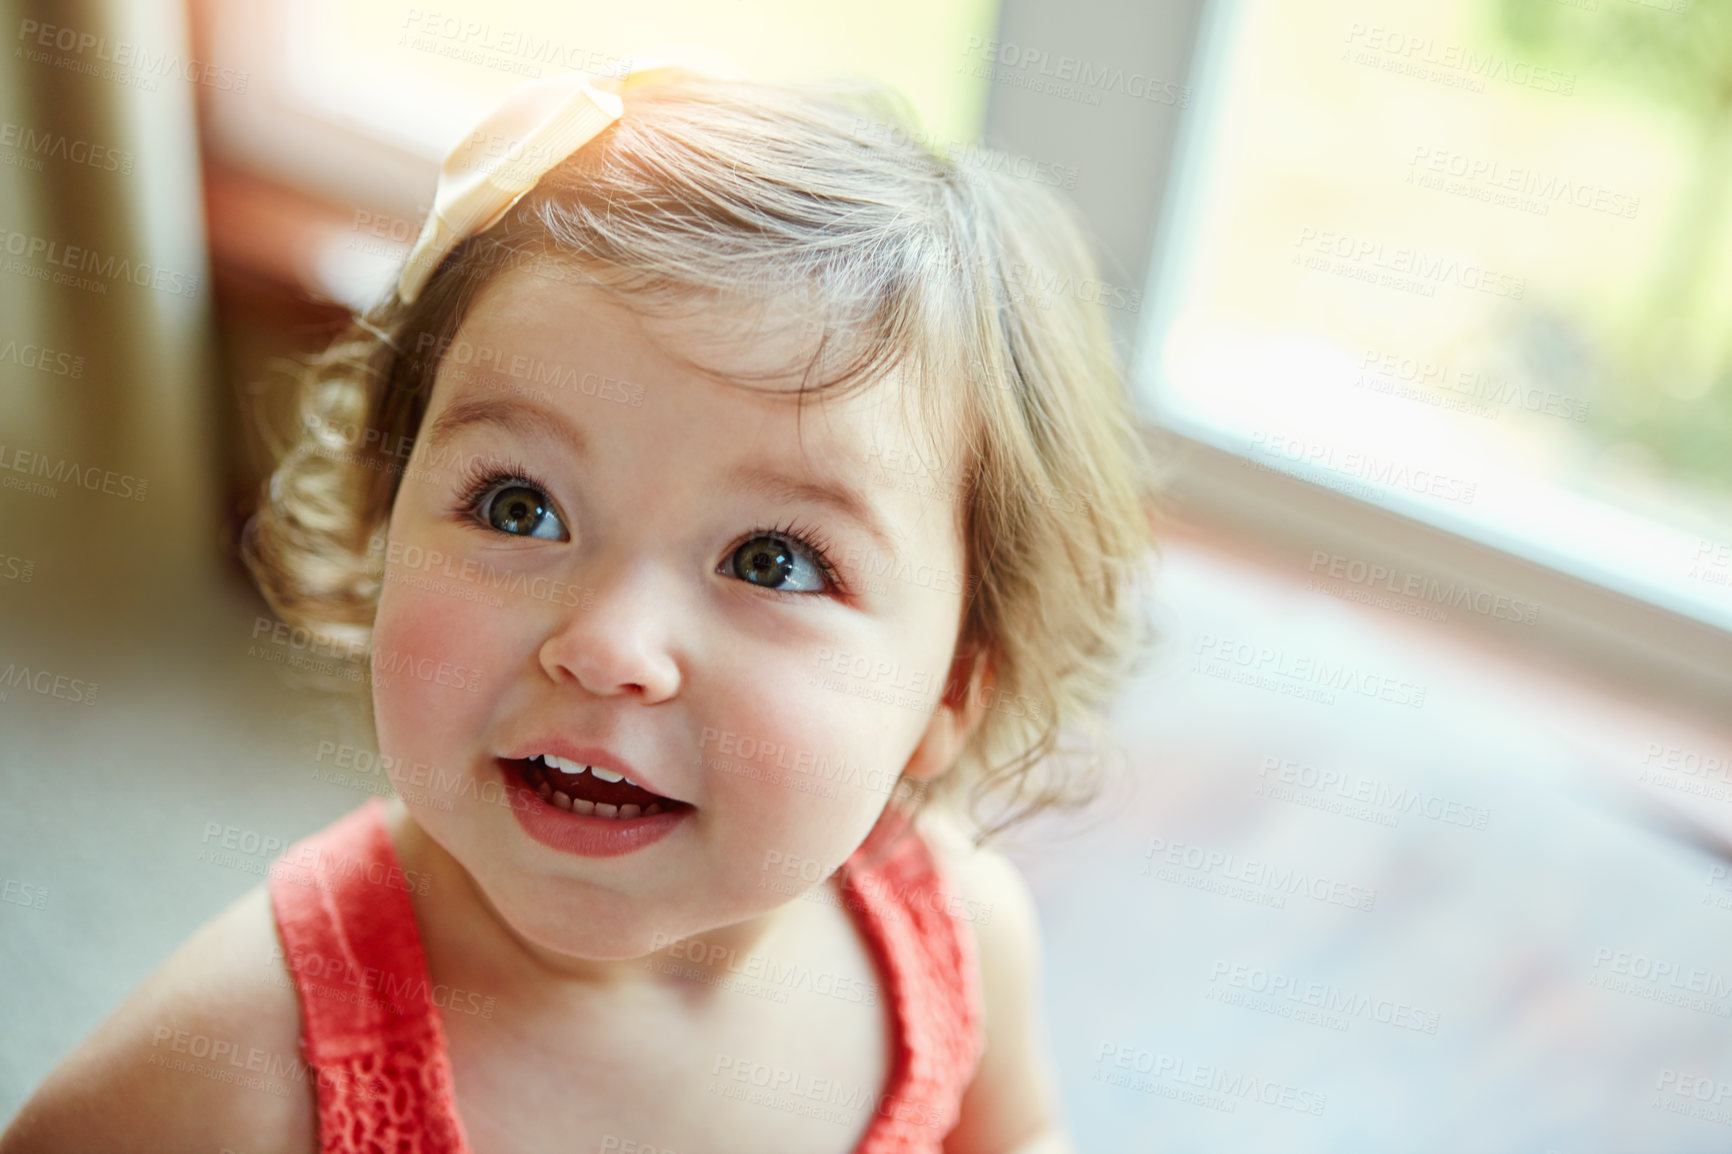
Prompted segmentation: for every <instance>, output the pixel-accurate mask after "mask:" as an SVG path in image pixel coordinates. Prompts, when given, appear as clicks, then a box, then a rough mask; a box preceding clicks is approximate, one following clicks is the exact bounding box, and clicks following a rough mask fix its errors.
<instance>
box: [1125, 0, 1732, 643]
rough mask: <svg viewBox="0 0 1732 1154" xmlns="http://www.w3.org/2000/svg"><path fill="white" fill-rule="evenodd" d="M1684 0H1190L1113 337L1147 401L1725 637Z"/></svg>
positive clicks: (1728, 587)
mask: <svg viewBox="0 0 1732 1154" xmlns="http://www.w3.org/2000/svg"><path fill="white" fill-rule="evenodd" d="M1711 9H1712V6H1709V5H1701V4H1697V5H1688V4H1686V3H1685V0H1477V2H1475V3H1465V4H1459V5H1454V4H1452V5H1432V4H1424V3H1419V2H1417V0H1407V2H1403V3H1385V4H1378V5H1366V4H1363V3H1357V2H1353V0H1317V2H1315V3H1311V4H1306V5H1303V6H1294V5H1290V4H1281V3H1277V2H1275V0H1220V2H1219V3H1216V4H1215V5H1214V6H1213V8H1212V9H1211V10H1210V12H1209V13H1208V14H1207V16H1206V17H1205V26H1204V30H1203V32H1202V35H1201V38H1200V42H1199V49H1198V57H1197V62H1196V68H1197V71H1196V73H1195V76H1194V89H1195V92H1196V100H1195V102H1194V104H1193V109H1192V116H1191V119H1190V121H1188V123H1187V125H1186V128H1185V131H1184V136H1183V139H1182V141H1181V145H1180V156H1179V159H1178V163H1177V175H1176V178H1175V182H1174V185H1173V187H1172V189H1171V192H1170V200H1169V209H1168V212H1167V214H1166V217H1165V222H1164V225H1163V229H1162V234H1163V236H1162V240H1161V242H1160V244H1159V245H1158V246H1157V250H1156V265H1155V270H1154V273H1153V281H1152V285H1151V294H1150V295H1151V297H1152V298H1153V300H1154V302H1155V312H1154V315H1153V316H1152V318H1151V323H1150V325H1149V328H1148V330H1147V331H1146V332H1145V333H1144V334H1142V336H1143V340H1142V343H1141V344H1140V345H1139V351H1138V359H1137V370H1138V380H1139V387H1141V388H1142V389H1144V390H1145V391H1146V392H1145V395H1146V397H1147V400H1148V401H1149V403H1150V404H1151V406H1152V407H1153V409H1154V411H1155V412H1156V413H1157V415H1158V417H1159V419H1160V420H1161V421H1162V423H1164V424H1165V425H1167V426H1168V427H1170V428H1172V429H1173V430H1175V431H1177V432H1179V433H1182V434H1184V435H1185V436H1188V437H1191V438H1194V439H1196V440H1198V441H1202V442H1204V443H1207V444H1209V445H1213V446H1215V447H1217V448H1220V449H1224V450H1227V451H1228V452H1230V453H1233V454H1236V455H1237V457H1238V464H1239V466H1240V467H1241V468H1244V469H1266V470H1274V471H1278V472H1282V473H1287V474H1290V475H1292V476H1294V477H1298V478H1300V479H1302V480H1304V481H1306V482H1309V483H1311V484H1314V485H1320V486H1325V487H1327V488H1330V489H1334V490H1336V491H1338V492H1341V493H1343V494H1346V495H1348V496H1351V497H1354V498H1356V499H1358V500H1360V501H1363V502H1367V503H1370V504H1373V505H1377V506H1381V507H1383V508H1386V509H1389V510H1391V511H1395V512H1398V513H1401V514H1404V515H1406V516H1410V517H1413V518H1416V519H1418V520H1421V521H1423V522H1426V523H1429V524H1431V525H1435V526H1437V527H1440V528H1444V529H1447V530H1450V531H1452V532H1454V533H1457V534H1460V535H1462V536H1465V537H1469V538H1473V539H1476V540H1478V541H1481V542H1484V543H1486V544H1489V545H1492V546H1494V547H1496V548H1498V549H1501V550H1504V551H1506V552H1508V553H1512V554H1515V555H1517V556H1521V557H1524V558H1527V559H1529V560H1532V561H1536V562H1539V563H1541V564H1544V565H1547V566H1550V567H1552V568H1554V569H1556V570H1559V571H1562V572H1564V573H1567V574H1571V575H1573V576H1576V577H1580V578H1583V579H1586V580H1589V581H1591V582H1594V583H1596V584H1599V585H1603V586H1605V587H1608V588H1611V589H1614V590H1618V591H1620V592H1623V593H1625V594H1628V595H1631V596H1633V597H1637V598H1640V599H1643V600H1646V601H1649V602H1652V603H1654V604H1656V605H1660V606H1662V607H1664V608H1667V609H1669V610H1671V611H1673V612H1676V613H1680V614H1683V615H1686V616H1688V617H1690V618H1693V619H1695V620H1696V621H1699V622H1705V623H1710V624H1712V625H1714V626H1717V627H1718V628H1719V629H1722V630H1732V324H1728V323H1727V321H1728V320H1732V249H1729V246H1732V229H1728V228H1726V227H1725V222H1724V221H1723V219H1722V218H1723V217H1724V215H1725V205H1726V201H1727V199H1728V198H1727V192H1728V189H1727V180H1728V175H1729V173H1728V168H1727V164H1728V160H1729V157H1728V151H1729V149H1732V145H1729V144H1728V141H1732V134H1729V129H1732V125H1729V124H1728V118H1729V113H1728V112H1727V110H1726V107H1725V106H1724V104H1722V103H1720V102H1719V101H1718V97H1717V96H1716V93H1719V92H1723V91H1724V90H1725V87H1726V84H1727V79H1728V78H1727V76H1726V74H1727V73H1728V72H1729V71H1732V64H1729V63H1728V62H1729V61H1732V48H1729V46H1728V45H1727V43H1726V37H1727V35H1728V34H1727V33H1726V32H1724V31H1722V30H1721V29H1720V26H1719V25H1718V24H1716V23H1714V21H1713V19H1712V11H1711ZM1692 45H1694V46H1696V47H1695V48H1694V49H1692V48H1691V46H1692Z"/></svg>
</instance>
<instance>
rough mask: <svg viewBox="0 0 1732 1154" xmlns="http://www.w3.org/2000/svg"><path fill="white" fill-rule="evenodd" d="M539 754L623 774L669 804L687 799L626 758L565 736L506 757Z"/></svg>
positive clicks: (527, 746) (532, 744)
mask: <svg viewBox="0 0 1732 1154" xmlns="http://www.w3.org/2000/svg"><path fill="white" fill-rule="evenodd" d="M538 754H550V755H552V756H553V757H558V758H563V759H564V760H566V761H575V762H577V763H579V764H580V765H596V766H600V767H601V768H602V769H606V770H610V771H612V772H614V773H618V774H624V775H625V776H626V777H627V778H630V779H631V781H632V783H633V784H635V785H638V786H641V787H643V788H644V789H647V790H649V791H650V792H651V793H657V794H660V795H661V796H663V797H665V798H667V799H669V800H670V801H683V800H684V799H683V798H679V797H675V796H674V795H673V794H671V793H669V792H668V791H667V790H665V789H663V788H662V787H661V786H659V785H657V784H656V783H655V781H654V780H652V779H651V778H649V777H647V776H645V775H644V774H643V773H642V772H641V771H639V770H637V769H635V768H633V766H632V764H631V763H630V762H629V761H627V760H626V759H625V758H623V757H620V756H618V755H617V754H614V753H611V752H609V751H608V750H605V749H602V748H601V747H600V746H595V745H578V744H577V743H576V742H573V741H568V740H567V739H565V738H563V737H538V738H532V739H530V740H529V741H525V742H523V743H521V744H519V745H518V746H517V751H516V752H515V753H511V754H507V755H506V756H507V759H508V760H511V761H528V760H529V759H530V758H532V757H535V756H536V755H538Z"/></svg>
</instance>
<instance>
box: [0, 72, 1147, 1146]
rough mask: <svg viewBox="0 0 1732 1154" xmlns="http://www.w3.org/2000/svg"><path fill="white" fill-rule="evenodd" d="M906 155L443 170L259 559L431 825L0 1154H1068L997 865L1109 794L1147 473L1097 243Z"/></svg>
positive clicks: (689, 87) (566, 110)
mask: <svg viewBox="0 0 1732 1154" xmlns="http://www.w3.org/2000/svg"><path fill="white" fill-rule="evenodd" d="M887 123H890V124H894V125H896V126H897V127H896V128H895V130H893V131H886V130H885V125H886V124H887ZM916 140H917V134H916V133H913V132H911V131H910V130H909V129H908V128H907V127H906V120H905V119H904V118H903V114H902V112H901V110H900V107H899V105H897V104H896V103H895V102H894V101H893V100H892V99H891V98H889V97H887V96H886V95H885V94H884V93H883V92H882V91H880V90H878V89H876V88H874V87H871V86H866V85H839V84H833V85H822V86H820V85H808V86H770V85H762V84H755V83H749V82H747V81H744V80H739V79H723V78H720V77H718V76H713V75H707V74H703V73H699V72H696V71H691V70H683V69H674V68H669V67H660V68H654V69H640V70H638V71H635V72H633V73H631V74H629V75H627V76H626V77H624V78H623V79H618V80H602V79H593V78H583V77H563V78H559V79H556V80H549V81H537V82H534V83H532V84H529V85H525V86H524V87H523V88H522V89H520V90H519V91H518V92H516V93H514V94H513V95H512V96H511V97H509V98H508V99H507V101H506V102H505V103H504V104H503V105H501V106H500V107H499V109H497V110H496V111H495V112H494V113H492V114H490V116H489V117H488V118H487V119H486V120H484V121H483V122H482V124H481V125H480V126H479V127H478V128H477V130H476V131H475V132H474V133H472V134H471V135H470V136H469V137H467V138H466V139H465V140H464V142H463V143H462V144H461V145H460V146H459V147H458V149H457V150H456V151H454V152H453V154H452V156H451V158H450V159H449V160H448V161H447V162H446V165H445V167H444V169H443V172H442V176H441V179H440V186H439V189H438V193H437V198H436V202H435V207H434V212H433V214H432V216H431V217H430V218H429V221H428V225H427V228H426V230H425V231H424V232H423V234H422V237H421V241H420V243H419V244H418V245H417V246H416V249H415V251H414V252H413V253H412V254H411V257H410V259H409V261H408V264H407V266H406V268H405V269H404V271H403V274H402V278H401V280H400V281H399V283H398V285H397V288H396V290H395V292H394V293H393V294H392V295H391V296H390V297H389V299H387V300H386V301H384V302H383V303H382V304H381V305H380V306H379V307H377V308H376V309H374V310H373V311H372V312H370V313H369V314H368V315H367V316H366V317H364V318H362V319H361V320H360V321H359V322H358V324H357V326H356V328H355V329H354V331H353V333H352V334H351V335H350V336H348V337H347V338H345V339H344V340H343V341H342V342H340V343H339V344H338V345H337V346H335V347H333V348H332V349H331V350H329V351H328V352H327V353H326V354H324V355H323V356H322V357H321V358H319V359H318V361H317V362H316V363H315V364H314V365H313V366H312V367H311V369H310V370H309V372H308V373H307V375H306V378H305V380H304V381H303V382H302V384H301V388H302V397H301V401H302V405H301V415H302V418H303V420H302V423H301V425H302V427H301V429H300V432H299V436H300V439H299V441H298V443H297V444H295V445H294V446H292V447H291V448H290V449H289V451H288V452H287V453H286V455H285V457H284V459H283V461H282V463H281V465H280V467H279V468H278V469H277V471H276V474H275V475H274V477H273V478H272V480H271V483H270V488H269V493H268V496H267V497H266V498H265V500H264V502H263V505H262V507H261V510H260V512H259V513H258V515H257V517H256V518H255V520H254V522H253V524H252V525H251V527H250V529H249V534H248V539H247V558H248V561H249V563H250V565H251V567H252V569H253V572H254V573H255V574H256V575H257V578H258V580H259V583H260V586H261V588H262V589H263V591H264V593H265V595H266V597H267V598H268V599H269V601H270V603H271V605H272V606H273V607H274V608H275V609H276V611H277V612H278V613H279V614H280V615H281V616H282V617H283V618H284V619H285V620H287V621H288V622H290V623H291V624H293V625H296V626H298V627H301V628H305V629H310V630H314V631H316V632H317V633H318V635H319V636H321V637H325V638H327V639H335V640H337V641H341V642H342V643H344V644H349V645H353V646H354V647H355V650H356V652H357V653H359V654H361V655H362V657H363V658H364V661H365V663H366V669H367V672H368V676H367V677H366V678H365V679H364V682H363V683H364V684H366V685H368V686H369V687H370V690H371V706H372V717H373V721H374V724H375V726H376V731H377V738H378V748H379V750H380V754H381V761H382V762H383V763H384V764H385V765H387V766H388V767H390V772H391V775H392V778H393V780H394V784H395V785H396V787H397V789H396V796H395V797H393V798H391V799H390V800H389V801H385V800H382V799H371V800H369V801H368V802H367V803H366V804H364V805H362V806H361V807H360V808H358V809H357V810H355V811H354V812H352V813H351V814H349V815H348V816H346V817H344V818H342V819H341V820H339V821H338V822H336V823H335V824H333V825H332V826H330V827H329V828H327V829H325V830H323V831H321V832H319V833H317V834H314V835H312V836H311V837H309V838H308V839H306V840H305V841H303V842H302V843H300V844H299V845H296V846H294V847H292V848H291V849H290V850H289V851H288V852H287V853H285V854H284V855H283V857H282V859H281V860H279V861H278V862H276V863H275V865H274V866H273V868H272V871H271V875H270V878H269V880H268V881H267V882H265V883H264V884H262V885H261V886H260V887H258V888H257V889H255V890H254V891H252V892H251V893H249V894H247V895H245V896H244V897H243V898H241V899H240V900H239V901H238V902H237V903H236V904H235V905H233V906H232V907H230V908H229V909H228V910H226V911H224V912H223V913H221V914H220V915H218V916H217V917H216V918H215V919H214V920H213V921H211V922H210V923H209V924H207V925H206V926H205V927H203V928H202V929H200V930H199V931H198V932H197V933H196V934H195V935H194V936H193V937H192V938H191V939H190V940H189V941H188V942H187V943H186V944H185V945H184V946H183V947H182V948H181V949H180V950H179V951H177V952H176V953H175V954H174V955H173V956H172V957H171V958H170V959H169V960H168V961H167V962H165V963H164V964H163V966H162V967H161V968H160V969H158V970H157V971H156V972H155V973H154V974H153V975H152V976H151V977H150V978H149V979H148V980H147V981H146V982H145V984H144V985H143V986H142V987H141V988H140V989H139V990H138V991H136V992H135V993H134V994H133V995H132V996H131V997H130V998H129V999H128V1000H127V1001H126V1002H125V1003H124V1004H123V1005H122V1006H121V1007H120V1009H118V1010H117V1011H116V1012H115V1013H114V1015H113V1016H112V1017H111V1018H110V1019H109V1020H108V1021H106V1022H105V1023H104V1024H103V1025H102V1026H101V1028H100V1029H99V1030H98V1031H97V1032H96V1033H95V1034H94V1035H93V1036H92V1037H91V1038H89V1039H88V1040H87V1041H85V1042H84V1043H83V1044H82V1045H81V1046H80V1047H79V1048H78V1049H77V1050H75V1051H74V1052H73V1053H72V1054H71V1055H70V1056H69V1057H67V1058H66V1059H65V1060H64V1061H63V1062H62V1063H61V1065H60V1066H59V1067H58V1068H57V1069H56V1070H55V1072H54V1073H53V1074H52V1075H51V1076H50V1077H49V1078H48V1080H47V1081H46V1082H45V1083H44V1084H43V1086H42V1087H41V1088H40V1089H39V1090H38V1091H37V1093H36V1095H35V1097H34V1098H33V1099H32V1100H31V1101H30V1102H29V1104H28V1105H27V1106H26V1107H25V1109H24V1111H23V1112H22V1114H20V1116H19V1118H18V1119H17V1120H16V1122H15V1123H14V1125H13V1127H12V1129H11V1130H10V1131H9V1133H8V1135H7V1137H6V1138H5V1140H4V1141H0V1148H3V1150H4V1151H6V1152H7V1154H12V1152H22V1151H50V1150H53V1151H62V1150H64V1151H92V1150H103V1151H120V1150H146V1149H149V1150H175V1151H193V1150H203V1151H208V1152H210V1154H218V1152H219V1151H223V1150H232V1151H237V1152H241V1154H264V1152H269V1151H294V1152H296V1154H305V1152H308V1151H313V1150H323V1151H339V1150H341V1151H417V1152H433V1151H466V1150H475V1151H484V1152H506V1151H535V1152H542V1151H620V1152H636V1154H662V1152H676V1151H677V1152H678V1154H722V1152H726V1151H738V1152H749V1154H766V1152H772V1151H787V1152H790V1154H829V1152H834V1154H845V1152H848V1151H859V1152H874V1154H877V1152H886V1151H932V1152H937V1151H945V1152H948V1154H965V1152H967V1154H988V1152H991V1154H1007V1152H1010V1151H1017V1152H1020V1154H1035V1152H1037V1151H1039V1152H1049V1151H1065V1150H1069V1149H1070V1145H1069V1143H1068V1141H1067V1140H1066V1139H1065V1137H1064V1135H1063V1130H1062V1127H1061V1124H1060V1119H1059V1113H1058V1107H1057V1102H1056V1094H1055V1087H1054V1083H1053V1077H1052V1074H1051V1070H1050V1063H1049V1059H1048V1058H1047V1056H1046V1053H1045V1049H1044V1044H1043V1041H1042V1037H1041V1028H1040V1011H1039V1001H1038V999H1039V948H1038V947H1039V939H1038V932H1037V923H1036V918H1035V914H1034V910H1033V906H1032V903H1031V901H1030V898H1029V895H1028V891H1027V889H1026V886H1025V885H1024V883H1023V882H1022V880H1021V879H1020V878H1019V876H1018V874H1017V872H1016V871H1015V869H1014V868H1013V867H1012V866H1011V865H1010V864H1009V863H1008V862H1007V860H1006V859H1005V858H1004V857H1002V856H1000V855H999V854H998V853H996V852H994V851H993V850H991V849H988V848H985V844H986V842H987V840H988V838H989V836H990V835H991V834H993V833H994V832H996V831H997V830H999V829H1002V828H1003V827H1004V826H1005V825H1007V824H1008V823H1010V822H1013V821H1016V820H1020V819H1021V818H1023V817H1026V816H1028V815H1030V814H1032V813H1034V812H1037V811H1039V810H1041V809H1043V808H1046V807H1048V806H1051V805H1054V804H1060V803H1071V802H1075V801H1077V800H1078V799H1079V798H1081V797H1083V796H1085V795H1086V794H1087V792H1088V789H1087V787H1088V784H1089V782H1090V780H1092V778H1093V776H1094V775H1093V774H1092V773H1091V772H1089V767H1090V765H1092V764H1093V763H1092V762H1090V761H1088V760H1087V759H1080V760H1079V759H1078V758H1075V757H1069V756H1064V755H1065V754H1066V753H1067V751H1068V750H1070V749H1072V748H1073V747H1075V746H1076V744H1077V743H1075V742H1073V741H1072V740H1070V739H1071V738H1072V737H1073V736H1074V735H1079V734H1086V733H1087V732H1088V731H1090V730H1093V729H1096V728H1098V723H1099V721H1100V719H1101V717H1102V716H1103V714H1104V712H1105V710H1106V709H1107V707H1108V705H1109V703H1110V700H1111V693H1112V689H1113V686H1114V683H1115V678H1116V677H1118V676H1120V675H1122V672H1123V670H1124V668H1125V663H1126V661H1127V659H1128V658H1129V657H1130V655H1131V654H1132V653H1133V652H1134V650H1135V648H1136V646H1137V643H1138V637H1139V629H1138V623H1139V621H1140V614H1139V612H1138V600H1137V587H1138V582H1137V576H1138V573H1139V571H1140V570H1141V567H1142V564H1143V561H1144V559H1145V557H1146V555H1147V551H1148V549H1149V546H1150V539H1149V537H1150V534H1149V523H1148V518H1147V516H1146V514H1145V508H1146V501H1145V498H1146V492H1147V487H1146V484H1145V479H1144V478H1145V476H1146V470H1145V468H1144V465H1143V457H1142V450H1141V448H1140V444H1141V443H1140V441H1139V438H1138V434H1137V431H1136V422H1135V419H1134V417H1133V413H1132V408H1131V405H1130V403H1129V400H1128V398H1127V395H1126V391H1125V389H1124V385H1123V382H1122V379H1121V377H1120V374H1119V372H1118V369H1117V366H1116V363H1115V358H1114V355H1113V350H1112V347H1111V343H1110V340H1109V335H1108V329H1107V325H1106V321H1105V318H1104V316H1103V315H1102V313H1101V308H1100V305H1099V304H1098V303H1096V302H1093V301H1092V300H1091V299H1090V298H1089V294H1087V293H1086V292H1084V291H1082V286H1085V285H1087V284H1090V283H1094V282H1096V281H1097V279H1098V278H1097V274H1096V271H1095V267H1094V264H1093V261H1092V258H1091V257H1090V256H1089V255H1088V245H1087V243H1086V240H1085V237H1084V233H1083V231H1082V229H1081V228H1080V226H1079V225H1078V223H1077V219H1076V217H1075V214H1074V212H1073V211H1072V210H1070V209H1069V208H1068V207H1067V206H1065V205H1064V204H1062V203H1061V202H1059V201H1058V200H1056V199H1055V198H1054V196H1053V195H1052V194H1051V193H1049V192H1047V191H1046V190H1044V189H1041V188H1039V187H1035V186H1032V185H1029V184H1026V183H1019V182H1017V181H1015V180H1013V179H1011V178H1009V177H1004V176H998V175H994V174H991V173H988V172H984V171H980V170H978V168H977V167H976V166H973V165H969V166H959V165H958V164H957V163H955V161H954V160H953V159H951V158H949V157H945V156H940V155H936V154H934V153H933V152H931V151H930V150H928V149H926V148H924V147H923V146H921V145H920V144H918V143H917V142H916ZM357 433H359V435H356V434H357Z"/></svg>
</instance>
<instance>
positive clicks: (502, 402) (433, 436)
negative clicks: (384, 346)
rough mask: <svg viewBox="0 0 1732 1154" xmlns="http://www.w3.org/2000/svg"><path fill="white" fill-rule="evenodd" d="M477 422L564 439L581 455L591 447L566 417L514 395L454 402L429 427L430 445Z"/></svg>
mask: <svg viewBox="0 0 1732 1154" xmlns="http://www.w3.org/2000/svg"><path fill="white" fill-rule="evenodd" d="M477 425H493V426H496V427H497V428H501V429H504V430H506V431H507V432H510V433H516V434H518V435H519V436H526V437H544V438H552V439H554V440H558V441H564V442H565V443H566V444H567V445H569V446H570V447H571V450H572V451H573V452H574V453H577V454H579V455H582V454H583V453H584V452H585V450H586V449H587V448H588V447H589V439H588V438H587V437H585V436H584V433H583V430H582V429H580V428H578V427H577V426H576V425H574V424H572V423H571V422H570V421H568V420H566V419H565V418H564V417H563V416H561V415H559V414H558V413H555V412H553V411H552V410H551V409H544V408H542V407H541V406H540V405H532V404H528V403H526V402H524V401H519V400H515V399H512V398H510V397H470V398H466V399H464V400H459V401H453V402H452V403H451V404H449V405H447V406H446V407H445V411H444V412H442V413H440V414H439V419H438V420H436V421H434V422H433V427H432V429H430V430H428V433H427V447H428V449H429V450H431V451H436V450H438V448H439V447H440V446H441V445H443V444H445V443H446V442H448V441H449V440H451V438H452V437H455V436H456V435H457V434H458V433H460V432H462V431H463V430H464V429H468V428H473V427H475V426H477Z"/></svg>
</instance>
